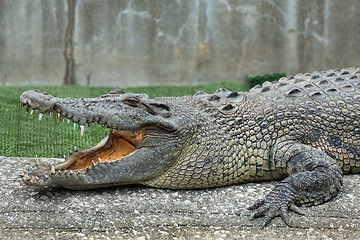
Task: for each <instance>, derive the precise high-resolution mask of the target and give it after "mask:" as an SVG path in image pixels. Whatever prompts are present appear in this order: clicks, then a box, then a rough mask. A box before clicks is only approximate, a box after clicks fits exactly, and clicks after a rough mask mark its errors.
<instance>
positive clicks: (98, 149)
mask: <svg viewBox="0 0 360 240" xmlns="http://www.w3.org/2000/svg"><path fill="white" fill-rule="evenodd" d="M27 111H31V112H30V114H32V113H33V110H32V109H29V108H27ZM42 116H43V114H41V113H40V115H39V119H40V120H41V118H42ZM57 117H58V118H59V119H61V116H60V115H58V116H57ZM74 126H76V124H74ZM80 130H81V135H83V133H84V125H80ZM144 132H145V128H143V129H139V130H136V131H130V130H119V129H110V133H109V134H108V135H107V136H106V137H105V138H104V139H103V140H101V141H100V142H99V143H98V144H97V145H95V146H94V147H91V148H88V149H85V150H81V151H79V150H77V149H76V150H75V152H74V153H70V155H69V156H68V157H65V161H64V162H62V163H59V164H54V165H42V166H38V168H36V169H31V171H30V172H28V171H25V173H24V174H21V177H22V179H23V181H25V182H29V183H30V182H39V181H40V182H41V181H46V179H48V178H50V177H51V176H52V175H57V174H65V175H72V174H80V173H85V172H87V171H89V170H90V169H92V168H94V167H97V166H100V165H101V164H112V163H113V162H117V161H122V160H123V159H124V158H126V157H127V156H130V155H131V154H132V153H134V152H135V151H136V149H138V148H139V147H140V146H141V143H142V141H143V136H144Z"/></svg>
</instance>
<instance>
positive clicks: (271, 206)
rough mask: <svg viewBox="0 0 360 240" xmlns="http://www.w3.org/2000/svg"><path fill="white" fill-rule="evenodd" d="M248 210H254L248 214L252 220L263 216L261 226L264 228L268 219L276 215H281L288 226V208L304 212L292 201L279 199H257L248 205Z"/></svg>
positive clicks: (299, 212) (300, 212)
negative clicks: (287, 201)
mask: <svg viewBox="0 0 360 240" xmlns="http://www.w3.org/2000/svg"><path fill="white" fill-rule="evenodd" d="M248 209H249V210H255V209H256V211H255V212H253V213H252V214H251V216H250V220H254V219H255V218H257V217H260V216H265V219H264V222H263V223H262V224H261V228H264V227H265V226H266V225H268V224H269V223H270V221H271V220H272V219H273V218H274V217H276V216H279V215H280V216H281V218H282V219H283V220H284V222H285V223H286V225H288V226H290V219H289V210H291V211H293V212H296V213H298V214H301V215H305V213H304V212H303V211H302V210H301V209H300V208H298V207H297V206H295V204H293V203H290V204H289V203H286V202H281V201H272V202H271V201H268V200H267V199H266V198H265V199H259V200H257V201H256V202H254V203H253V204H252V205H251V206H249V207H248Z"/></svg>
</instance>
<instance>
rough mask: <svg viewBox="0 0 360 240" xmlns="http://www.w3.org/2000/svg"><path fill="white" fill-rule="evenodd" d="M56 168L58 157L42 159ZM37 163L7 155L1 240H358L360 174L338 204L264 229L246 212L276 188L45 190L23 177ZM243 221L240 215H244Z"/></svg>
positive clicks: (350, 179)
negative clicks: (25, 171)
mask: <svg viewBox="0 0 360 240" xmlns="http://www.w3.org/2000/svg"><path fill="white" fill-rule="evenodd" d="M41 161H43V162H51V161H52V160H51V159H41ZM34 165H35V160H34V159H33V158H8V157H0V184H1V188H0V196H1V201H0V239H34V238H36V239H70V238H72V239H98V238H104V239H128V238H132V239H358V238H359V236H360V217H359V216H360V205H359V202H360V186H359V181H360V175H349V176H345V177H344V187H343V189H342V191H341V193H340V195H339V196H337V197H336V198H335V199H334V200H332V201H330V202H328V203H325V204H322V205H320V206H315V207H311V208H306V207H303V210H304V211H305V212H306V216H300V215H297V214H295V213H291V214H290V217H291V220H292V224H293V227H292V228H289V227H287V226H285V225H284V223H283V222H282V221H281V220H280V219H279V218H276V219H275V220H273V221H272V222H271V224H270V225H269V226H268V227H267V228H266V229H264V230H261V229H259V227H258V226H259V224H260V223H261V221H262V219H261V218H260V219H257V220H254V221H249V220H248V217H249V215H250V211H248V210H246V209H245V208H246V206H247V205H249V204H250V203H252V202H253V201H254V200H256V199H257V198H261V197H263V196H264V195H265V194H266V193H267V192H269V191H270V189H272V188H273V187H274V186H275V184H276V182H265V183H249V184H243V185H237V186H229V187H223V188H214V189H206V190H178V191H175V190H165V189H154V188H149V187H145V186H140V185H135V186H120V187H114V188H108V189H99V190H92V191H71V190H65V189H59V188H46V189H38V188H32V187H28V186H26V185H24V184H23V183H22V182H21V180H20V178H19V177H18V175H19V174H20V173H22V171H23V170H24V169H26V168H28V167H29V166H34ZM237 211H238V212H239V214H240V215H237V214H236V212H237Z"/></svg>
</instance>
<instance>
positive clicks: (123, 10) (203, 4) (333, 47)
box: [0, 0, 360, 87]
mask: <svg viewBox="0 0 360 240" xmlns="http://www.w3.org/2000/svg"><path fill="white" fill-rule="evenodd" d="M359 9H360V2H359V1H357V0H347V1H341V0H325V1H298V0H288V1H281V0H257V1H253V0H244V1H234V0H221V1H220V0H189V1H175V0H171V1H162V0H142V1H134V0H122V1H117V0H106V1H105V0H102V1H101V0H86V1H83V0H44V1H21V0H0V27H1V31H0V85H16V84H22V85H25V84H63V83H64V82H67V83H73V84H80V85H112V86H120V87H127V86H139V85H160V84H177V85H179V84H199V83H204V82H213V81H229V80H230V81H243V80H244V79H245V74H246V73H251V74H265V73H274V72H286V73H287V74H288V75H292V74H296V73H298V72H311V71H314V70H325V69H329V68H343V67H352V66H355V67H358V64H359V62H360V45H359V44H358V43H359V40H360V25H359V23H358V12H359ZM64 53H66V54H65V55H66V58H65V56H64Z"/></svg>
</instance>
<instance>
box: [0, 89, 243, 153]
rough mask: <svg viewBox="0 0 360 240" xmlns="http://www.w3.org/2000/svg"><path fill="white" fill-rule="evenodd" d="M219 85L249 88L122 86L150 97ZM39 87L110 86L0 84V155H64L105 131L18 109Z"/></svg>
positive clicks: (71, 93)
mask: <svg viewBox="0 0 360 240" xmlns="http://www.w3.org/2000/svg"><path fill="white" fill-rule="evenodd" d="M220 87H225V88H227V89H229V90H237V91H246V90H248V89H249V87H248V86H247V85H246V84H244V83H239V82H223V83H213V84H206V85H199V86H181V87H180V86H161V87H136V88H127V89H124V90H125V91H127V92H133V93H146V94H148V95H149V97H151V98H153V97H166V96H183V95H193V94H194V93H196V92H197V91H199V90H203V91H205V92H207V93H212V92H214V91H215V90H216V89H218V88H220ZM36 88H39V89H42V90H44V91H47V92H48V93H49V94H51V95H53V96H57V97H74V98H80V97H97V96H99V95H102V94H106V93H108V92H109V91H110V90H111V89H112V87H84V86H41V87H39V86H24V87H0V156H8V157H11V156H17V157H34V156H36V155H38V156H39V157H63V155H64V154H66V155H68V152H69V151H70V150H72V149H74V146H77V148H78V149H84V148H89V147H91V146H93V145H95V144H96V143H98V142H99V141H100V140H101V139H102V138H104V137H105V136H106V135H107V133H108V130H107V129H103V128H102V127H100V126H97V125H92V126H91V127H90V128H89V127H85V134H84V136H83V137H80V131H79V130H77V131H74V130H73V126H72V125H71V124H70V125H68V124H67V122H66V121H65V123H63V122H60V123H57V120H55V119H53V118H52V117H50V116H49V115H48V114H45V115H44V117H43V119H42V121H39V120H38V115H39V114H38V111H35V112H34V114H33V115H27V114H26V111H25V109H23V108H21V104H20V102H19V97H20V95H21V93H22V92H24V91H26V90H28V89H36Z"/></svg>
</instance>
